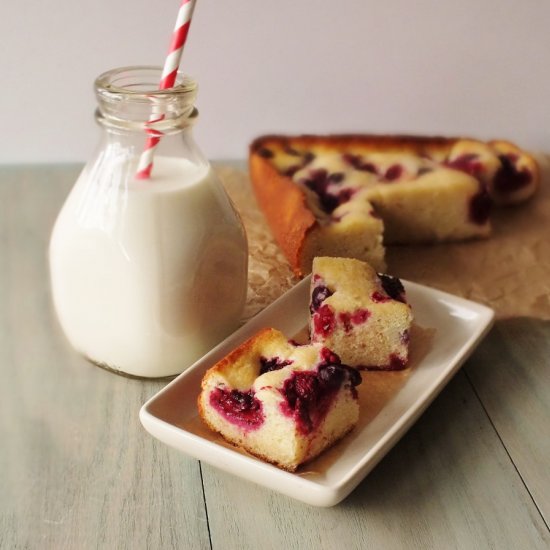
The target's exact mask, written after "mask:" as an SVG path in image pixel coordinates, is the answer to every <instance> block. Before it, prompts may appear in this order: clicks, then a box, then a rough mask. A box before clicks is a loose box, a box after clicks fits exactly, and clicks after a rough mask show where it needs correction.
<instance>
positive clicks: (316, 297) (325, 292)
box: [309, 285, 333, 313]
mask: <svg viewBox="0 0 550 550" xmlns="http://www.w3.org/2000/svg"><path fill="white" fill-rule="evenodd" d="M332 294H333V292H332V291H331V290H330V289H329V288H328V287H326V286H324V285H319V286H316V287H314V289H313V291H312V292H311V304H310V306H309V310H310V311H311V313H315V312H316V311H317V310H318V309H319V308H320V307H321V304H322V303H323V302H324V301H325V300H326V299H327V298H328V297H329V296H332Z"/></svg>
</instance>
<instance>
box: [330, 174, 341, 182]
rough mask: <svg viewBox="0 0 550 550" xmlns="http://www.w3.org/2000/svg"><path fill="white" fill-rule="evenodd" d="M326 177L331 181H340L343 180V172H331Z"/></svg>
mask: <svg viewBox="0 0 550 550" xmlns="http://www.w3.org/2000/svg"><path fill="white" fill-rule="evenodd" d="M328 179H329V181H330V182H332V183H342V182H343V181H344V174H342V172H333V173H332V174H331V175H330V176H329V177H328Z"/></svg>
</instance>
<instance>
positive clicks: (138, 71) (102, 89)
mask: <svg viewBox="0 0 550 550" xmlns="http://www.w3.org/2000/svg"><path fill="white" fill-rule="evenodd" d="M161 77H162V67H157V66H154V65H132V66H127V67H118V68H116V69H111V70H109V71H105V72H104V73H102V74H100V75H99V76H98V77H97V78H96V79H95V82H94V86H95V89H96V90H97V91H98V92H99V93H101V94H102V95H107V96H109V95H114V96H120V95H128V96H130V97H131V98H133V99H140V98H143V100H144V101H151V97H157V98H161V97H164V96H172V97H173V96H174V95H180V94H189V93H194V92H196V89H197V83H196V81H195V79H194V78H193V77H191V76H189V75H187V74H184V73H182V72H181V71H178V72H177V75H176V81H175V85H174V86H172V87H171V88H166V89H164V90H160V89H159V88H158V86H159V82H160V80H161Z"/></svg>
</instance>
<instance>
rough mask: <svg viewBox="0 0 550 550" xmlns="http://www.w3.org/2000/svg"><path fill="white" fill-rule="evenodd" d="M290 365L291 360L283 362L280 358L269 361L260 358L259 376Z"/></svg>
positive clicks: (272, 358)
mask: <svg viewBox="0 0 550 550" xmlns="http://www.w3.org/2000/svg"><path fill="white" fill-rule="evenodd" d="M291 364H292V361H291V360H288V359H286V360H283V359H281V358H280V357H271V358H270V359H268V358H267V357H260V365H261V366H260V374H265V373H266V372H271V371H274V370H279V369H282V368H283V367H286V366H288V365H291Z"/></svg>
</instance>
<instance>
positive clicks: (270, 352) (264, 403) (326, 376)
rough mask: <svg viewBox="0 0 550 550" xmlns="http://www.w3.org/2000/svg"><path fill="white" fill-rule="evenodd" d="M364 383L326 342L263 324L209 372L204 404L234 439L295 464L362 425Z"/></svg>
mask: <svg viewBox="0 0 550 550" xmlns="http://www.w3.org/2000/svg"><path fill="white" fill-rule="evenodd" d="M360 382H361V376H360V375H359V373H358V372H357V371H356V370H355V369H352V368H351V367H348V366H346V365H344V364H342V363H341V361H340V359H339V357H338V356H337V355H335V354H334V353H332V352H331V351H330V350H328V349H327V348H326V347H325V346H323V345H321V344H311V345H302V346H297V345H294V344H292V343H290V342H288V341H287V339H286V337H285V336H284V335H283V334H282V333H281V332H279V331H277V330H275V329H264V330H262V331H260V332H259V333H257V334H256V335H255V336H253V337H252V338H250V339H249V340H247V341H246V342H244V343H243V344H242V345H240V346H239V347H238V348H237V349H235V350H234V351H232V352H231V353H230V354H229V355H227V356H226V357H225V358H224V359H222V360H221V361H219V362H218V363H217V364H216V365H214V366H213V367H212V368H210V369H209V370H208V371H207V372H206V374H205V376H204V378H203V380H202V391H201V393H200V396H199V398H198V409H199V413H200V416H201V418H202V419H203V420H204V422H205V423H206V424H207V425H208V426H209V427H210V429H212V430H213V431H215V432H218V433H219V434H221V435H222V437H223V438H224V439H225V440H227V441H228V442H230V443H232V444H233V445H235V446H237V447H240V448H242V449H244V450H246V451H248V452H249V453H251V454H253V455H255V456H257V457H259V458H262V459H263V460H266V461H268V462H271V463H273V464H275V465H277V466H278V467H280V468H282V469H285V470H288V471H295V470H296V469H297V468H298V466H300V465H301V464H304V463H305V462H308V461H309V460H311V459H312V458H314V457H316V456H317V455H319V454H320V453H321V452H323V451H324V450H325V449H327V448H328V447H330V446H331V445H333V444H334V443H335V442H336V441H338V440H339V439H340V438H342V437H343V436H344V435H346V434H347V433H348V432H349V431H350V430H352V429H353V428H354V426H355V425H356V424H357V420H358V418H359V404H358V399H357V391H356V389H355V387H356V386H357V385H358V384H359V383H360Z"/></svg>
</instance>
